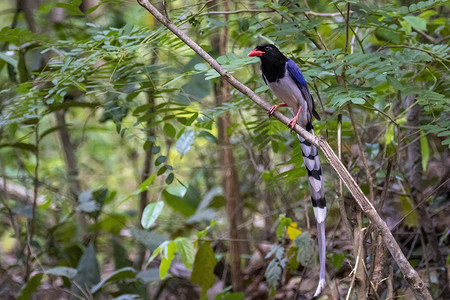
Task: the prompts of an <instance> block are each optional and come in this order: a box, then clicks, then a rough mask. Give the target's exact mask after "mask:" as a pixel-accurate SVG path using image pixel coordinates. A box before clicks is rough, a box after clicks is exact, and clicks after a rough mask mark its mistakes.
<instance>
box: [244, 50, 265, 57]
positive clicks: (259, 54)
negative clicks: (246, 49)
mask: <svg viewBox="0 0 450 300" xmlns="http://www.w3.org/2000/svg"><path fill="white" fill-rule="evenodd" d="M264 53H265V52H262V51H259V50H258V49H253V50H252V51H250V53H249V54H248V56H262V55H263V54H264Z"/></svg>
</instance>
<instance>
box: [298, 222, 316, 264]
mask: <svg viewBox="0 0 450 300" xmlns="http://www.w3.org/2000/svg"><path fill="white" fill-rule="evenodd" d="M294 244H295V246H296V247H298V252H297V261H298V262H299V263H301V264H302V266H305V267H312V266H314V260H313V248H312V246H311V244H312V241H311V237H310V235H309V232H307V231H306V232H302V233H301V234H300V235H298V236H297V237H296V238H295V241H294Z"/></svg>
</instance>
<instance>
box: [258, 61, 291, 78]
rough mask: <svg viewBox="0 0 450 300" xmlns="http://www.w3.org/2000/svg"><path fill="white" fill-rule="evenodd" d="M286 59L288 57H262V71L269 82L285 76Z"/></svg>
mask: <svg viewBox="0 0 450 300" xmlns="http://www.w3.org/2000/svg"><path fill="white" fill-rule="evenodd" d="M286 61H287V58H286V57H285V59H280V60H276V61H274V60H273V59H272V60H268V59H267V58H265V57H261V71H262V73H263V75H264V77H265V78H266V80H267V81H268V82H275V81H277V80H279V79H281V78H283V77H284V75H285V73H286V68H285V66H286Z"/></svg>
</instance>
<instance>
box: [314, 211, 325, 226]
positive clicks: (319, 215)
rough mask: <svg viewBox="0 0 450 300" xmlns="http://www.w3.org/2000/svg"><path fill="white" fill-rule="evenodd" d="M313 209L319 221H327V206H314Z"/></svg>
mask: <svg viewBox="0 0 450 300" xmlns="http://www.w3.org/2000/svg"><path fill="white" fill-rule="evenodd" d="M313 210H314V216H315V217H316V221H317V223H323V222H325V218H326V217H327V208H326V207H324V208H321V207H313Z"/></svg>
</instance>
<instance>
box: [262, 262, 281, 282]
mask: <svg viewBox="0 0 450 300" xmlns="http://www.w3.org/2000/svg"><path fill="white" fill-rule="evenodd" d="M282 271H283V269H282V268H281V266H280V264H279V263H278V260H277V259H272V260H271V261H270V263H269V265H268V266H267V269H266V272H265V273H264V276H265V277H266V280H267V283H268V284H269V286H270V287H271V288H276V287H277V285H278V281H279V280H280V277H281V273H282Z"/></svg>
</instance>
